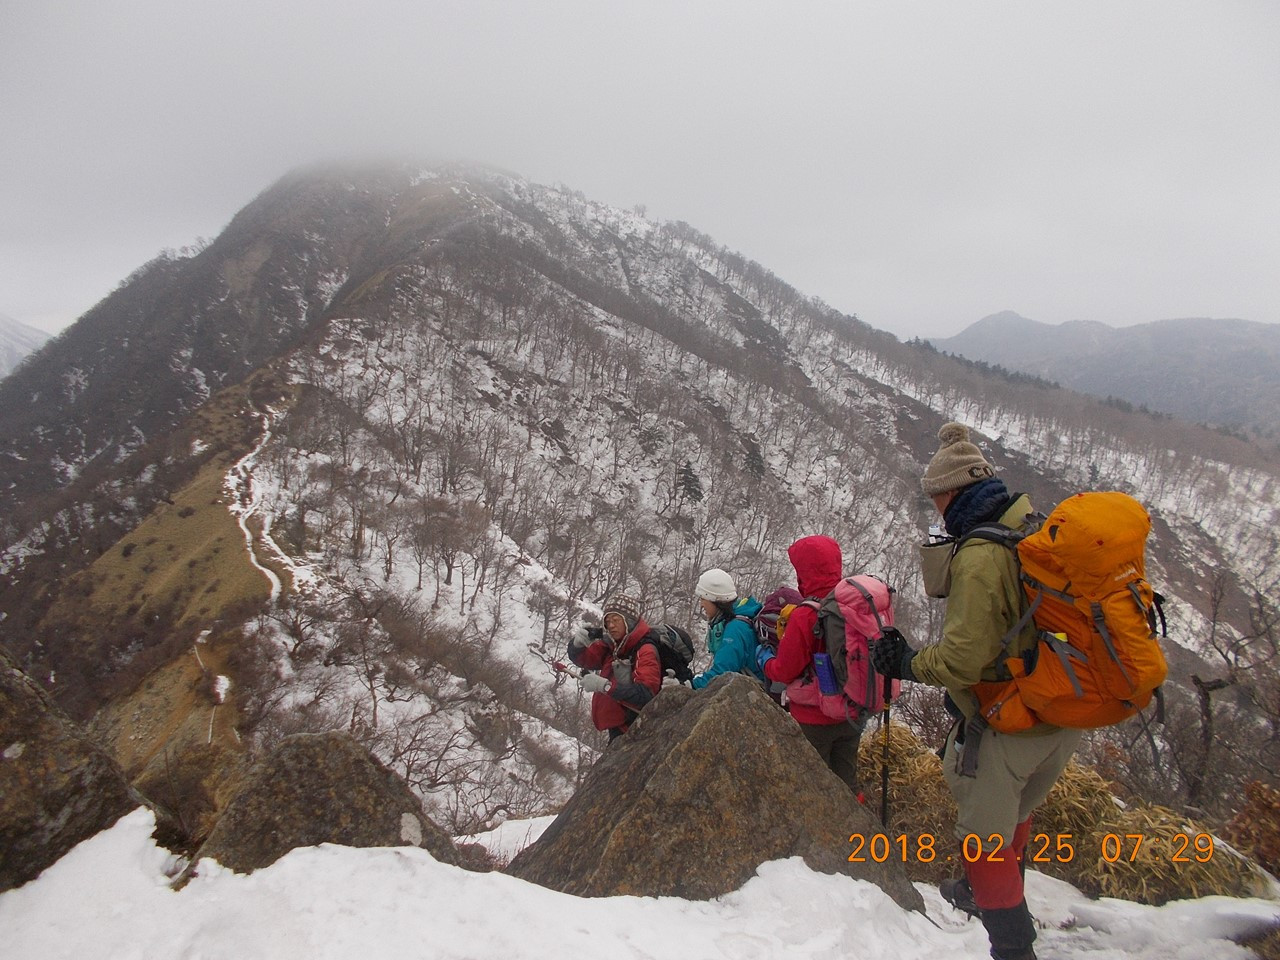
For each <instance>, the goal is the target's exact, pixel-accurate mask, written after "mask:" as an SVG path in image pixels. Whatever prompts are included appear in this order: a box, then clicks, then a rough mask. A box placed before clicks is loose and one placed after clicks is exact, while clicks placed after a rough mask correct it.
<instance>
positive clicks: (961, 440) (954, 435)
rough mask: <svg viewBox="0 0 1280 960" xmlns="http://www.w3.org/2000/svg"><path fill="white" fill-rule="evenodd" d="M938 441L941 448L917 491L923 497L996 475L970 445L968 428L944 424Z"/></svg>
mask: <svg viewBox="0 0 1280 960" xmlns="http://www.w3.org/2000/svg"><path fill="white" fill-rule="evenodd" d="M938 439H939V440H940V441H942V446H940V447H939V448H938V452H937V453H935V454H934V455H933V459H932V460H930V461H929V466H928V467H927V468H926V469H925V471H924V476H923V477H921V478H920V489H921V490H923V491H924V492H925V495H926V496H930V497H932V496H935V495H937V494H939V493H946V492H948V491H949V490H960V489H962V488H964V487H967V486H969V484H971V483H977V482H978V481H979V480H985V479H986V478H987V477H994V476H995V475H996V471H995V468H994V467H993V466H991V464H989V463H987V461H986V458H985V457H983V456H982V451H981V450H979V449H978V447H977V445H976V444H974V443H972V442H970V440H969V428H968V427H966V426H964V424H960V423H944V424H943V425H942V429H940V430H939V431H938Z"/></svg>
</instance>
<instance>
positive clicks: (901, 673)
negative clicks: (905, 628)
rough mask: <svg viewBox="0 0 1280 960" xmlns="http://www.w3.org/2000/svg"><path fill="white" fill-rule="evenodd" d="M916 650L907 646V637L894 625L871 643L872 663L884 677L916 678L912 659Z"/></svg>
mask: <svg viewBox="0 0 1280 960" xmlns="http://www.w3.org/2000/svg"><path fill="white" fill-rule="evenodd" d="M915 655H916V652H915V651H914V650H912V649H911V648H910V647H909V646H907V638H906V637H904V636H903V635H902V634H901V633H899V632H898V630H897V629H896V628H894V627H889V628H888V629H887V630H885V631H884V633H882V634H881V635H880V639H878V640H876V641H875V642H874V643H873V644H871V665H872V666H873V667H875V668H876V673H878V674H880V675H881V676H882V677H893V678H895V679H898V680H915V678H916V675H915V674H914V673H913V672H912V671H911V661H912V659H913V658H914V657H915Z"/></svg>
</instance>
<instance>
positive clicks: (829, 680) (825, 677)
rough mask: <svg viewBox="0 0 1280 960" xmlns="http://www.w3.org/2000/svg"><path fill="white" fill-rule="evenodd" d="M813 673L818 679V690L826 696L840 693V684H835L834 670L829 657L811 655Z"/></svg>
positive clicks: (823, 654) (824, 654)
mask: <svg viewBox="0 0 1280 960" xmlns="http://www.w3.org/2000/svg"><path fill="white" fill-rule="evenodd" d="M813 672H814V673H815V674H816V675H817V677H818V689H819V690H820V691H822V692H823V693H825V694H826V695H827V696H833V695H834V694H837V693H839V692H840V684H838V683H837V682H836V669H835V667H834V666H832V664H831V655H830V654H826V653H815V654H814V655H813Z"/></svg>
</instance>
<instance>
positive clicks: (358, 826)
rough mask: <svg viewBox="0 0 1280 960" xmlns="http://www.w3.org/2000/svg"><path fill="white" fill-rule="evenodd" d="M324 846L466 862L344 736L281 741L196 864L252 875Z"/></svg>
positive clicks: (398, 784) (389, 776)
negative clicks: (415, 850) (403, 849)
mask: <svg viewBox="0 0 1280 960" xmlns="http://www.w3.org/2000/svg"><path fill="white" fill-rule="evenodd" d="M318 843H339V844H343V845H345V846H349V847H384V846H415V847H422V848H423V849H425V850H426V851H427V852H428V853H430V854H431V855H432V856H433V857H435V858H436V859H437V860H440V861H442V862H444V863H451V864H455V865H457V864H459V863H460V862H461V860H460V857H459V855H458V853H457V851H456V850H455V849H454V846H453V840H452V839H451V838H450V837H449V835H448V834H446V833H445V832H444V831H443V830H441V829H440V828H439V827H437V826H436V825H435V824H433V823H432V822H431V821H430V820H428V819H427V817H426V815H425V814H424V813H423V812H422V804H421V803H420V802H419V800H418V798H417V797H416V796H415V795H414V794H413V792H412V791H411V790H410V789H409V786H408V784H406V783H405V782H404V781H403V780H401V779H400V778H399V777H398V776H396V775H395V774H394V773H393V772H392V771H390V770H388V769H387V768H386V767H384V766H383V765H382V764H381V763H379V762H378V760H377V759H376V758H375V757H374V756H373V755H372V754H370V753H369V751H368V750H366V749H365V748H364V747H362V746H361V745H360V744H358V743H357V742H356V741H355V740H354V739H352V738H351V737H350V736H348V735H346V734H343V733H322V734H306V733H304V734H298V735H296V736H292V737H288V738H286V739H285V740H282V741H281V742H280V744H279V746H277V747H276V748H275V749H274V750H273V751H272V752H271V753H270V754H268V755H267V756H266V757H265V758H264V759H263V760H262V761H261V762H259V763H258V764H256V765H255V766H254V767H253V769H252V770H250V771H249V773H248V775H247V776H246V778H245V781H244V785H243V786H242V787H241V789H240V791H239V792H238V793H237V794H236V795H235V796H234V797H233V798H232V799H231V802H230V803H229V804H228V805H227V809H226V811H225V812H224V813H223V814H222V816H221V817H220V818H219V819H218V822H217V824H216V825H215V826H214V828H213V831H212V833H210V834H209V839H208V840H207V841H206V842H205V844H204V845H203V846H202V847H201V848H200V850H199V852H198V853H197V855H196V860H197V861H198V860H200V859H203V858H211V859H213V860H216V861H218V863H220V864H222V865H223V866H224V867H230V868H231V869H232V870H237V871H239V872H242V873H248V872H250V871H252V870H256V869H257V868H258V867H265V866H267V865H269V864H272V863H274V862H275V861H276V860H278V859H280V858H281V857H282V856H284V855H285V854H286V853H288V852H289V851H290V850H292V849H294V848H295V847H309V846H314V845H315V844H318Z"/></svg>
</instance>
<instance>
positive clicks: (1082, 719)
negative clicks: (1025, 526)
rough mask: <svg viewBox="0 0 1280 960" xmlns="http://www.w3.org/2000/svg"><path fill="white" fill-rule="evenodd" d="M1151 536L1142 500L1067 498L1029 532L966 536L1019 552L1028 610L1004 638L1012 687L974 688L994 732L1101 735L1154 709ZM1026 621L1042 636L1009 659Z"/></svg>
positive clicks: (1157, 601)
mask: <svg viewBox="0 0 1280 960" xmlns="http://www.w3.org/2000/svg"><path fill="white" fill-rule="evenodd" d="M1150 530H1151V518H1150V517H1149V516H1148V515H1147V512H1146V510H1144V509H1143V508H1142V505H1141V504H1140V503H1138V501H1137V500H1135V499H1133V497H1130V496H1129V495H1128V494H1124V493H1118V492H1107V493H1078V494H1076V495H1075V496H1073V497H1069V498H1068V499H1066V500H1064V501H1063V502H1062V503H1060V504H1059V505H1058V506H1057V507H1055V508H1054V509H1053V511H1052V512H1051V513H1050V514H1049V515H1048V516H1047V517H1046V518H1045V519H1044V520H1043V521H1042V522H1041V524H1040V526H1039V528H1038V529H1034V526H1033V529H1032V531H1031V532H1027V531H1025V530H1024V531H1018V530H1011V529H1009V528H1008V527H1004V526H1001V525H999V524H994V525H983V526H980V527H978V528H976V529H974V530H973V531H971V532H970V533H969V534H967V535H966V536H965V538H964V540H967V539H969V538H978V539H983V540H991V541H994V542H996V543H1002V544H1004V545H1005V546H1008V547H1010V548H1011V549H1013V550H1014V554H1015V556H1016V557H1017V559H1018V565H1019V568H1020V569H1019V578H1020V579H1021V581H1022V586H1023V589H1024V590H1025V591H1026V594H1027V601H1028V605H1027V610H1026V612H1025V613H1024V615H1023V617H1022V619H1020V620H1019V622H1018V623H1017V624H1015V625H1014V628H1013V629H1012V630H1011V631H1009V634H1008V635H1007V636H1006V637H1005V638H1004V644H1005V659H1004V665H1005V667H1006V668H1007V669H1008V672H1009V675H1010V678H1011V679H1010V680H1007V681H997V682H993V683H979V684H977V685H976V686H975V687H974V688H973V689H974V693H975V694H976V695H977V697H978V702H979V707H980V709H981V711H982V715H983V717H984V718H985V719H986V721H987V723H988V725H989V726H991V727H992V728H993V729H995V730H998V731H1001V732H1004V733H1016V732H1018V731H1020V730H1025V729H1026V728H1027V727H1030V726H1031V725H1032V724H1034V723H1035V722H1036V721H1038V720H1039V721H1043V722H1045V723H1052V724H1055V725H1056V726H1060V727H1075V728H1090V727H1102V726H1107V725H1109V724H1113V723H1119V722H1120V721H1121V720H1124V719H1126V718H1127V717H1131V716H1133V715H1134V714H1135V713H1137V712H1138V711H1139V710H1141V709H1142V708H1143V707H1145V706H1146V705H1147V704H1148V703H1150V702H1151V697H1152V695H1153V693H1154V692H1155V691H1156V688H1157V687H1159V686H1160V684H1161V683H1163V682H1164V679H1165V675H1166V674H1167V673H1168V665H1167V664H1166V663H1165V658H1164V653H1163V652H1162V651H1161V649H1160V637H1159V636H1158V635H1157V633H1156V622H1157V617H1158V618H1159V620H1160V622H1161V624H1162V625H1163V621H1164V614H1163V612H1162V610H1161V602H1162V600H1163V598H1162V597H1161V596H1160V595H1159V594H1158V593H1155V592H1154V591H1153V590H1152V589H1151V585H1150V584H1149V583H1147V581H1146V579H1145V575H1146V563H1145V556H1144V551H1145V548H1146V541H1147V534H1148V533H1149V532H1150ZM963 542H964V541H963V540H962V541H961V544H962V543H963ZM1028 619H1033V620H1034V622H1035V625H1036V628H1037V634H1038V640H1037V643H1036V646H1035V649H1034V650H1033V651H1031V652H1030V653H1029V654H1028V655H1024V656H1015V655H1011V653H1010V647H1011V644H1013V643H1014V642H1015V641H1016V639H1017V637H1018V635H1019V634H1020V633H1021V632H1022V630H1023V628H1024V627H1025V626H1026V623H1027V620H1028ZM1165 635H1166V636H1167V632H1166V633H1165Z"/></svg>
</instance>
